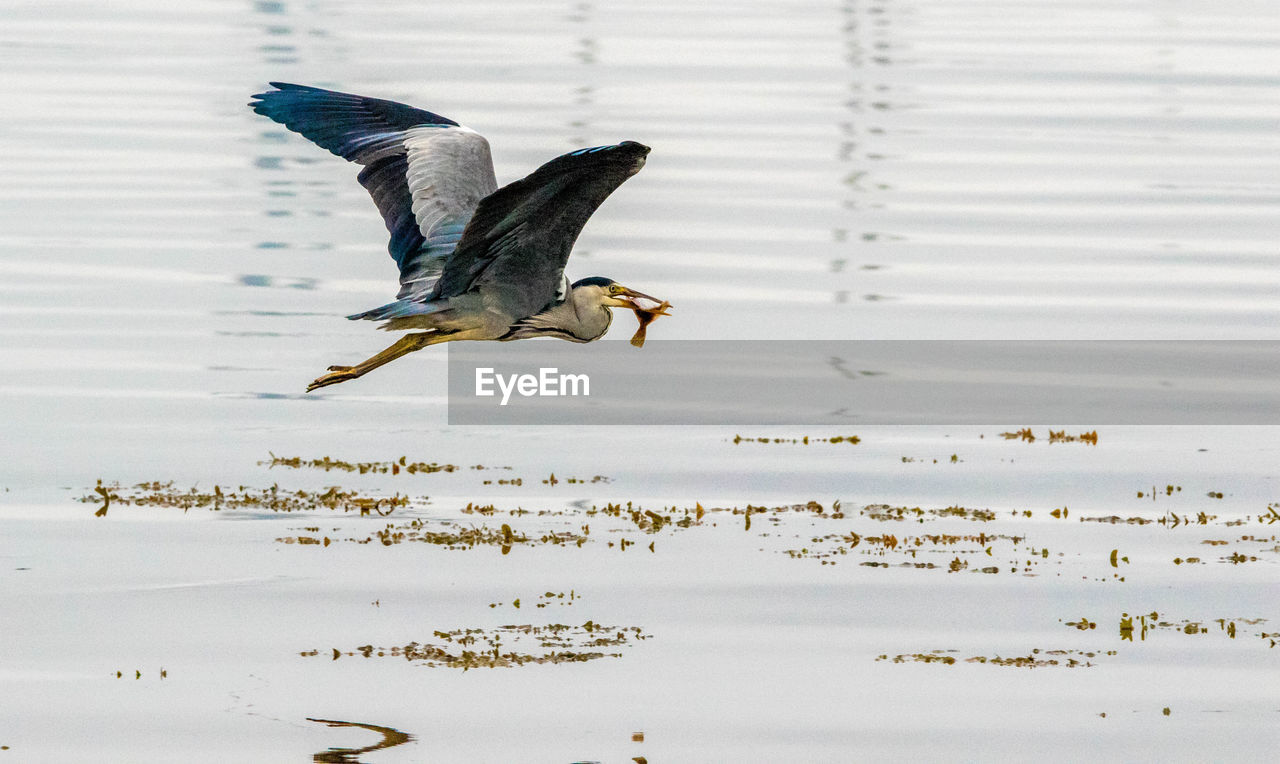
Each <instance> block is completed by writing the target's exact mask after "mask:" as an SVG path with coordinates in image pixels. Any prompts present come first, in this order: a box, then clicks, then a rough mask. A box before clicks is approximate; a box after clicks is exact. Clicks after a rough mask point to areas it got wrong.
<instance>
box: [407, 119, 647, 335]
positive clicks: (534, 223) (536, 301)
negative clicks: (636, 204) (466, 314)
mask: <svg viewBox="0 0 1280 764" xmlns="http://www.w3.org/2000/svg"><path fill="white" fill-rule="evenodd" d="M648 153H649V148H648V147H647V146H643V145H641V144H639V143H635V142H633V141H624V142H622V143H619V144H616V145H613V146H596V147H594V148H589V149H579V150H577V151H574V152H571V153H568V154H565V155H564V156H561V157H557V158H555V159H553V160H551V161H550V162H547V163H546V164H544V165H543V166H542V167H539V168H538V169H537V170H535V171H534V172H533V173H532V174H531V175H529V176H527V177H525V178H523V179H522V180H518V181H516V182H514V183H511V184H509V185H506V186H503V187H502V188H500V189H498V190H497V191H495V192H494V193H493V194H491V195H489V196H487V197H485V198H484V199H483V200H482V201H481V202H480V206H479V207H477V208H476V211H475V213H474V214H473V215H472V216H471V220H470V222H469V223H467V227H466V229H465V231H464V232H463V234H462V239H461V240H460V241H459V242H458V246H457V249H455V250H454V252H453V254H452V255H451V256H450V257H449V259H448V260H447V261H446V263H445V266H444V272H443V273H442V274H441V276H440V279H439V280H438V281H437V282H436V285H435V289H434V291H433V293H432V298H433V299H434V298H439V297H452V296H454V295H458V294H462V293H463V292H466V291H468V290H471V289H473V288H483V287H488V288H491V289H497V290H501V291H502V292H503V295H504V301H503V307H504V309H506V310H510V311H511V312H512V313H513V314H520V315H516V316H515V317H516V318H523V317H526V316H531V315H533V314H534V313H536V312H538V311H539V310H541V309H542V308H544V307H546V306H547V305H548V304H550V303H551V302H552V301H554V300H555V298H556V293H557V292H558V291H559V290H560V287H561V284H562V282H563V280H564V266H565V263H566V262H567V261H568V259H569V252H570V250H572V249H573V243H574V241H575V240H576V239H577V238H578V234H579V233H580V232H581V231H582V227H583V226H584V225H585V224H586V222H587V219H588V218H590V217H591V214H592V213H593V212H595V211H596V208H597V207H599V206H600V205H601V203H603V202H604V200H605V199H606V198H607V197H608V196H609V194H611V193H613V191H614V189H616V188H617V187H618V186H620V185H621V184H622V182H623V181H625V180H626V179H627V178H629V177H631V176H632V175H634V174H635V173H636V172H638V171H639V170H640V168H641V167H642V166H643V165H644V158H645V156H646V155H647V154H648Z"/></svg>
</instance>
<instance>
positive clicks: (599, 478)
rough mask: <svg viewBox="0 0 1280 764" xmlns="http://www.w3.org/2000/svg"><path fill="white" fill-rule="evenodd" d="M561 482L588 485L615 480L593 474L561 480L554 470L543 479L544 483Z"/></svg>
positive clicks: (555, 483) (553, 483)
mask: <svg viewBox="0 0 1280 764" xmlns="http://www.w3.org/2000/svg"><path fill="white" fill-rule="evenodd" d="M561 482H564V483H568V484H569V485H587V484H596V483H612V482H613V480H612V479H611V478H607V477H605V476H604V475H593V476H592V477H590V478H577V477H571V478H565V479H564V480H560V479H559V478H557V477H556V473H554V472H552V473H551V476H550V477H548V478H546V479H545V480H543V481H542V484H543V485H557V484H559V483H561Z"/></svg>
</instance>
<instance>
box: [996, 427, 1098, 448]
mask: <svg viewBox="0 0 1280 764" xmlns="http://www.w3.org/2000/svg"><path fill="white" fill-rule="evenodd" d="M1000 437H1002V438H1004V439H1005V440H1020V441H1022V442H1023V443H1035V442H1036V436H1035V433H1033V432H1032V431H1031V428H1030V427H1024V428H1022V429H1021V430H1014V431H1013V432H1002V433H1000ZM1048 440H1049V442H1050V443H1088V444H1089V445H1092V446H1096V445H1098V431H1097V430H1090V431H1089V432H1082V433H1078V434H1076V435H1068V434H1067V431H1066V430H1056V431H1055V430H1052V429H1050V430H1049V437H1048Z"/></svg>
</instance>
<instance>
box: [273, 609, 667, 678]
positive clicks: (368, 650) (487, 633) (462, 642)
mask: <svg viewBox="0 0 1280 764" xmlns="http://www.w3.org/2000/svg"><path fill="white" fill-rule="evenodd" d="M432 637H433V640H434V641H432V642H410V643H408V644H406V645H398V646H391V647H374V646H373V645H364V646H362V647H357V648H355V649H354V650H346V651H344V650H339V649H337V648H333V649H331V650H328V651H322V650H305V651H303V652H301V653H299V655H301V656H302V657H304V658H314V657H319V656H322V655H323V656H327V657H329V658H330V659H331V660H335V661H336V660H339V659H341V658H353V657H362V658H402V659H404V660H406V661H409V662H410V663H414V664H417V665H423V666H431V667H444V668H460V669H462V670H463V671H467V670H470V669H476V668H510V667H514V666H523V665H525V664H542V663H582V662H585V661H592V660H597V659H599V658H620V657H622V653H621V652H619V650H620V649H622V648H624V647H627V646H629V645H632V644H634V643H636V642H640V641H643V640H646V639H649V638H650V635H648V634H645V633H644V632H643V631H642V630H641V629H640V627H639V626H605V625H602V624H598V623H595V622H594V621H587V622H586V623H584V624H581V625H578V626H571V625H567V624H560V623H551V624H546V625H543V626H533V625H529V624H525V625H518V626H517V625H507V626H499V627H496V628H492V629H483V628H467V629H453V630H451V631H435V632H432Z"/></svg>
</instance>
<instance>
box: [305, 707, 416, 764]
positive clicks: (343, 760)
mask: <svg viewBox="0 0 1280 764" xmlns="http://www.w3.org/2000/svg"><path fill="white" fill-rule="evenodd" d="M307 721H309V722H316V723H317V724H327V725H329V726H330V727H359V728H360V729H366V730H370V731H372V732H377V733H378V734H380V735H382V739H381V740H379V741H378V742H377V743H374V744H373V745H369V746H365V747H364V748H330V749H328V750H325V751H321V752H320V753H317V754H315V755H314V756H313V757H312V761H316V762H323V763H324V764H357V763H358V761H359V759H358V758H357V757H359V756H360V754H362V753H370V752H371V751H380V750H382V749H384V748H393V747H395V746H397V745H403V744H405V743H408V742H410V741H411V740H413V735H410V734H407V733H404V732H401V731H400V730H398V729H395V728H394V727H383V726H382V725H379V724H364V723H362V722H343V721H335V720H332V719H312V718H310V717H308V718H307Z"/></svg>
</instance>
